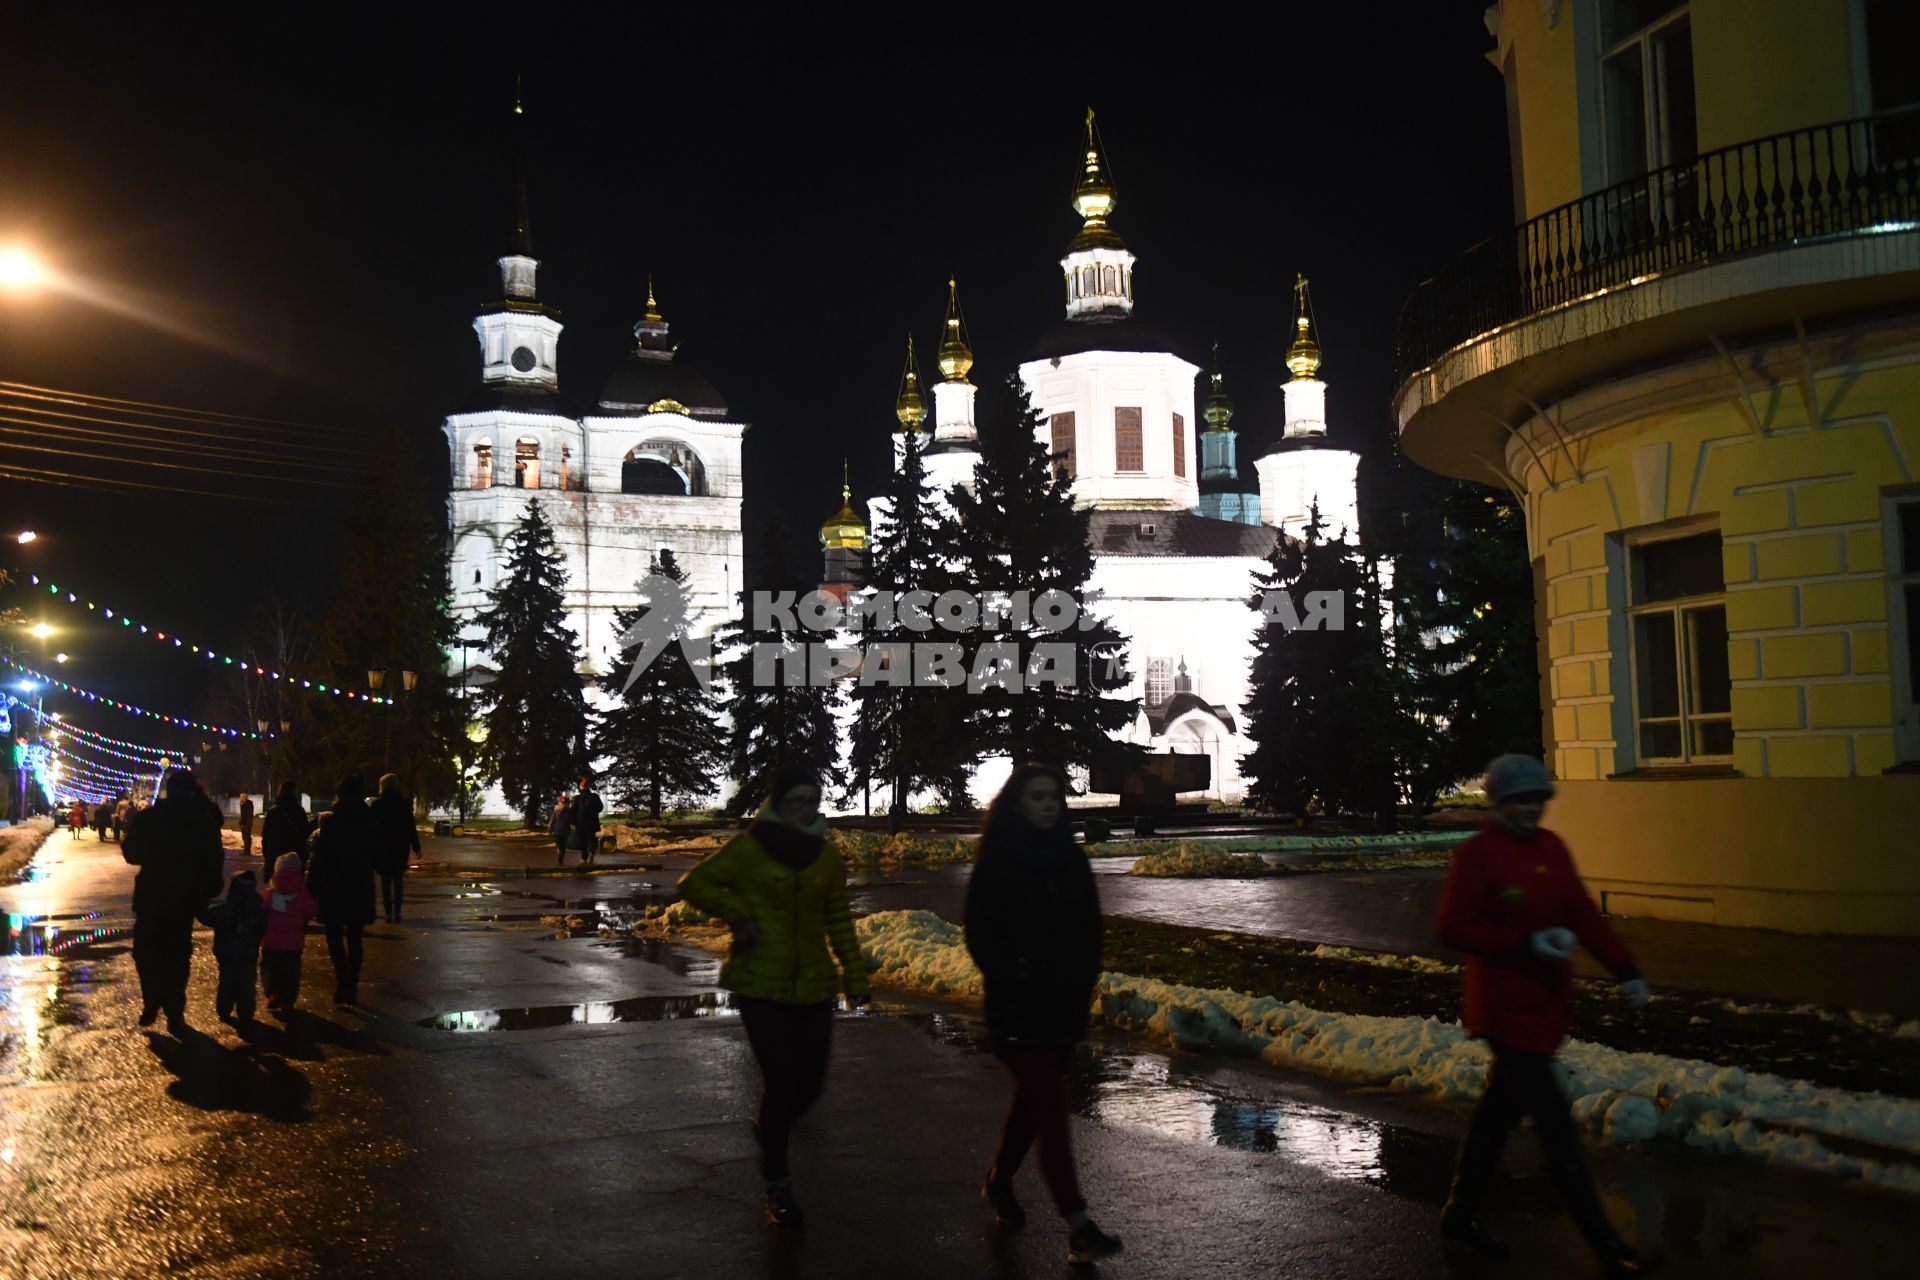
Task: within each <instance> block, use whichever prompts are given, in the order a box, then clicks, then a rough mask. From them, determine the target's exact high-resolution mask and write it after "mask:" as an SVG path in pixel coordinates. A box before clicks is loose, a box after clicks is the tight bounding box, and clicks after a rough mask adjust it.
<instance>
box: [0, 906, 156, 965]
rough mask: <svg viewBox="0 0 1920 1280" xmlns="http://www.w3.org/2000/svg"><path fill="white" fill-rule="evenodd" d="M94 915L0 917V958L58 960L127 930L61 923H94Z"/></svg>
mask: <svg viewBox="0 0 1920 1280" xmlns="http://www.w3.org/2000/svg"><path fill="white" fill-rule="evenodd" d="M99 916H100V913H99V912H98V911H88V912H85V913H80V914H74V915H61V916H42V915H7V916H0V956H58V955H65V954H67V953H68V952H70V951H72V950H73V949H74V948H76V947H87V946H93V945H96V944H99V943H104V942H115V941H118V940H119V939H121V938H124V937H126V936H127V933H128V930H126V929H124V928H121V929H110V928H85V927H80V928H74V927H71V926H70V925H68V924H64V923H62V922H63V921H72V922H76V923H79V924H81V925H84V922H86V921H88V920H94V919H98V918H99Z"/></svg>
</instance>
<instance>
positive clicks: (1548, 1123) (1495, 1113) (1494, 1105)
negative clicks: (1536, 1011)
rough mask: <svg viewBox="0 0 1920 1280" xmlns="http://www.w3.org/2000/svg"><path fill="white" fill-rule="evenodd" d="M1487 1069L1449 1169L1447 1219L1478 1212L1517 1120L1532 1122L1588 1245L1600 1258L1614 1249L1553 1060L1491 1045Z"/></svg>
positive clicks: (1552, 1174) (1556, 1182)
mask: <svg viewBox="0 0 1920 1280" xmlns="http://www.w3.org/2000/svg"><path fill="white" fill-rule="evenodd" d="M1488 1043H1489V1044H1490V1045H1491V1046H1492V1048H1493V1066H1492V1067H1491V1068H1490V1069H1489V1070H1488V1072H1487V1091H1486V1092H1485V1093H1483V1094H1481V1095H1480V1102H1479V1104H1478V1105H1476V1106H1475V1107H1474V1109H1473V1119H1472V1120H1471V1121H1470V1122H1469V1123H1468V1125H1467V1138H1466V1141H1465V1142H1464V1143H1463V1144H1462V1145H1461V1148H1460V1161H1459V1164H1458V1165H1457V1166H1456V1167H1455V1170H1454V1180H1453V1190H1452V1193H1451V1194H1450V1195H1449V1196H1448V1197H1447V1211H1448V1212H1449V1213H1465V1214H1472V1213H1474V1212H1476V1211H1477V1209H1478V1206H1479V1203H1480V1199H1481V1196H1482V1195H1483V1194H1484V1193H1485V1191H1486V1185H1487V1183H1488V1182H1489V1181H1490V1180H1491V1179H1492V1177H1493V1171H1494V1169H1495V1168H1496V1167H1497V1166H1498V1165H1499V1163H1500V1153H1501V1152H1502V1151H1503V1150H1505V1148H1506V1144H1507V1135H1508V1134H1510V1133H1512V1132H1513V1128H1514V1126H1515V1125H1517V1124H1519V1123H1520V1120H1521V1118H1522V1117H1526V1118H1530V1119H1531V1120H1532V1121H1533V1128H1534V1132H1535V1133H1537V1134H1539V1136H1540V1146H1541V1148H1542V1150H1543V1151H1544V1152H1545V1153H1546V1157H1547V1172H1548V1175H1549V1176H1550V1177H1551V1178H1552V1179H1553V1183H1554V1186H1555V1187H1556V1188H1558V1190H1559V1192H1560V1195H1561V1198H1562V1199H1564V1200H1565V1201H1566V1203H1567V1208H1568V1210H1569V1211H1570V1212H1571V1213H1572V1215H1573V1220H1574V1225H1576V1226H1577V1227H1579V1228H1580V1234H1581V1235H1583V1236H1585V1237H1586V1239H1587V1243H1588V1244H1589V1245H1591V1246H1593V1247H1594V1248H1595V1249H1598V1250H1601V1251H1602V1252H1606V1251H1610V1250H1613V1249H1616V1248H1618V1247H1620V1245H1619V1240H1620V1238H1619V1236H1618V1235H1616V1234H1615V1232H1614V1230H1613V1227H1612V1225H1611V1224H1610V1223H1608V1221H1607V1215H1606V1211H1605V1210H1604V1209H1602V1208H1601V1207H1600V1197H1599V1195H1598V1193H1596V1192H1595V1191H1594V1188H1593V1175H1592V1174H1591V1173H1590V1172H1589V1171H1588V1169H1587V1162H1586V1158H1585V1157H1584V1156H1583V1155H1582V1154H1581V1152H1580V1138H1579V1135H1578V1134H1577V1133H1575V1132H1574V1128H1573V1117H1572V1115H1571V1114H1570V1113H1569V1112H1568V1110H1567V1098H1566V1095H1565V1094H1564V1093H1562V1092H1561V1091H1560V1084H1559V1082H1558V1081H1557V1080H1555V1079H1554V1078H1553V1055H1552V1054H1546V1053H1529V1052H1527V1051H1526V1050H1524V1049H1515V1048H1513V1047H1511V1046H1509V1045H1504V1044H1500V1043H1499V1042H1497V1041H1489V1042H1488Z"/></svg>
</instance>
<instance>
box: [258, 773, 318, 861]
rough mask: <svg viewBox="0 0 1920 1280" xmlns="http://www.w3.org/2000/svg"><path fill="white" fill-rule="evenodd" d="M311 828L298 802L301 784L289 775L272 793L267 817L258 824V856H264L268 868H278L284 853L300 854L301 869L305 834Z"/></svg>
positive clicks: (309, 832) (311, 829)
mask: <svg viewBox="0 0 1920 1280" xmlns="http://www.w3.org/2000/svg"><path fill="white" fill-rule="evenodd" d="M312 832H313V820H312V819H311V818H309V817H307V810H306V808H305V806H303V805H302V804H301V803H300V788H299V787H298V786H297V785H295V784H294V782H293V780H292V779H288V780H287V781H285V782H283V783H281V784H280V790H279V791H277V792H276V793H274V797H273V807H272V808H271V809H268V810H267V816H266V820H265V821H263V822H262V823H261V824H260V856H261V857H262V858H264V859H265V860H266V864H267V870H268V872H269V873H278V872H279V870H280V855H281V854H283V853H294V854H298V855H300V869H301V871H302V872H304V871H305V870H306V866H307V837H308V836H309V835H311V834H312Z"/></svg>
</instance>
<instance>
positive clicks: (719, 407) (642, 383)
mask: <svg viewBox="0 0 1920 1280" xmlns="http://www.w3.org/2000/svg"><path fill="white" fill-rule="evenodd" d="M662 400H671V401H675V402H676V403H679V404H682V405H685V406H686V410H687V413H688V414H689V415H691V416H692V417H695V418H724V417H726V415H727V402H726V401H725V400H723V399H721V398H720V392H719V391H718V390H717V389H716V388H715V387H714V385H713V384H712V383H711V382H708V381H707V379H706V377H705V376H704V375H703V374H701V373H700V372H699V371H698V370H696V369H694V368H693V367H692V366H691V365H687V364H682V363H681V362H680V361H679V360H677V359H675V358H674V356H673V354H672V353H671V352H664V353H663V352H657V351H646V350H637V351H634V352H633V353H632V354H631V355H629V356H628V357H627V359H626V363H625V364H622V365H621V366H620V367H619V368H618V369H615V370H614V371H613V376H612V377H610V378H608V379H607V381H606V385H604V386H602V387H601V388H600V408H601V409H603V410H605V411H607V412H610V413H645V412H647V410H648V407H649V406H651V405H655V404H658V403H659V402H660V401H662Z"/></svg>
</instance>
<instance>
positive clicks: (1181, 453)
mask: <svg viewBox="0 0 1920 1280" xmlns="http://www.w3.org/2000/svg"><path fill="white" fill-rule="evenodd" d="M1173 474H1175V475H1177V476H1184V475H1185V474H1187V420H1186V419H1185V418H1183V417H1181V416H1180V415H1179V414H1177V413H1176V414H1174V415H1173Z"/></svg>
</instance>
